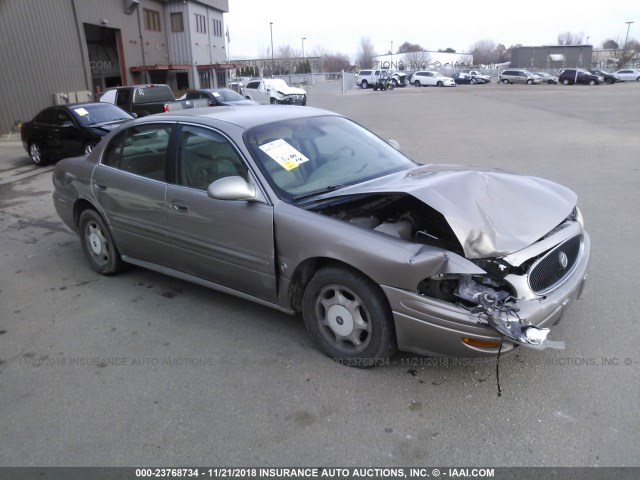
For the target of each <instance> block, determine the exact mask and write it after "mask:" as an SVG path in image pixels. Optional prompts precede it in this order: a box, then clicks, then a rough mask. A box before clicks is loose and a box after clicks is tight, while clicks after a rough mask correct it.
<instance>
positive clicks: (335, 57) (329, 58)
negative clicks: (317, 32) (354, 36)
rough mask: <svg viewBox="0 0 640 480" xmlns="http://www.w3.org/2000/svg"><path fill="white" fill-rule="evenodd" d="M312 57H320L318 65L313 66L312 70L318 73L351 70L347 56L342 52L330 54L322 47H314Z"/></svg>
mask: <svg viewBox="0 0 640 480" xmlns="http://www.w3.org/2000/svg"><path fill="white" fill-rule="evenodd" d="M311 56H312V57H320V58H321V61H320V62H319V64H316V63H314V64H313V70H314V71H318V72H339V71H341V70H350V69H351V60H350V59H349V56H348V55H346V54H344V53H342V52H331V51H329V50H327V49H326V48H325V47H323V46H321V45H320V46H316V47H315V48H314V49H313V51H312V52H311Z"/></svg>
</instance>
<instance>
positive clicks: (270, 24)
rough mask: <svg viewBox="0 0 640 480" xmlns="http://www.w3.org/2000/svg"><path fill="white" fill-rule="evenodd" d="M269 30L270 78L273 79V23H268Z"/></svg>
mask: <svg viewBox="0 0 640 480" xmlns="http://www.w3.org/2000/svg"><path fill="white" fill-rule="evenodd" d="M269 29H270V30H271V70H272V71H271V76H272V77H273V22H269Z"/></svg>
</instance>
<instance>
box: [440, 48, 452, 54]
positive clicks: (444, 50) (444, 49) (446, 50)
mask: <svg viewBox="0 0 640 480" xmlns="http://www.w3.org/2000/svg"><path fill="white" fill-rule="evenodd" d="M438 51H439V52H443V53H456V51H455V49H453V48H451V47H448V48H439V49H438Z"/></svg>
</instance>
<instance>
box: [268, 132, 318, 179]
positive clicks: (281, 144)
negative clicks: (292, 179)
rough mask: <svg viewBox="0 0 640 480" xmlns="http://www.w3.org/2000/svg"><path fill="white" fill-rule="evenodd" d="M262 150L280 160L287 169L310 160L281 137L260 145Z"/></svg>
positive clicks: (281, 164)
mask: <svg viewBox="0 0 640 480" xmlns="http://www.w3.org/2000/svg"><path fill="white" fill-rule="evenodd" d="M260 150H262V151H263V152H264V153H266V154H267V155H269V156H270V157H271V158H273V159H274V160H275V161H276V162H278V164H279V165H280V166H281V167H282V168H284V169H285V170H286V171H289V170H293V169H294V168H298V167H299V166H300V165H301V164H303V163H304V162H308V161H309V159H308V158H307V157H305V156H304V155H303V154H302V153H300V152H299V151H298V150H296V149H295V148H293V147H292V146H291V145H289V144H288V143H287V142H286V141H285V140H283V139H281V138H279V139H278V140H274V141H273V142H269V143H265V144H264V145H260Z"/></svg>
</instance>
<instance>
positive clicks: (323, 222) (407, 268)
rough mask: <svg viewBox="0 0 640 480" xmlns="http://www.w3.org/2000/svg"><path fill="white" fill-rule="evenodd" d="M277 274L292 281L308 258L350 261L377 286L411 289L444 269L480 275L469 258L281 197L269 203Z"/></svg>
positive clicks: (451, 271)
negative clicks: (323, 212)
mask: <svg viewBox="0 0 640 480" xmlns="http://www.w3.org/2000/svg"><path fill="white" fill-rule="evenodd" d="M274 221H275V246H276V252H277V257H278V265H279V267H280V275H281V277H282V278H283V279H284V280H285V282H286V283H288V282H289V281H291V279H292V278H293V276H294V275H295V272H296V270H297V268H298V267H299V266H300V265H301V264H302V263H303V262H306V261H307V260H309V259H314V258H324V259H333V260H337V261H339V262H342V263H345V264H347V265H350V266H352V267H353V268H355V269H357V270H359V271H360V272H362V273H364V274H365V275H366V276H368V277H369V278H371V279H372V280H373V281H374V282H376V283H377V284H378V285H388V286H392V287H396V288H400V289H404V290H409V291H416V290H417V285H418V283H420V281H421V280H423V279H424V278H426V277H429V276H432V275H437V274H445V273H461V274H462V273H465V274H483V273H485V271H484V270H482V269H481V268H479V267H478V266H477V265H475V264H474V263H472V262H470V261H469V260H467V259H465V258H463V257H461V256H460V255H457V254H455V253H453V252H449V251H447V250H444V249H442V248H437V247H432V246H428V245H423V244H417V243H412V242H408V241H405V240H402V239H399V238H396V237H393V236H391V235H387V234H384V233H380V232H376V231H373V230H369V229H367V228H365V227H361V226H358V225H355V224H352V223H349V222H346V221H343V220H338V219H335V218H332V217H329V216H326V215H323V214H321V213H316V212H312V211H308V210H304V209H301V208H298V207H295V206H293V205H289V204H287V203H284V202H279V203H277V204H276V206H275V208H274Z"/></svg>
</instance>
